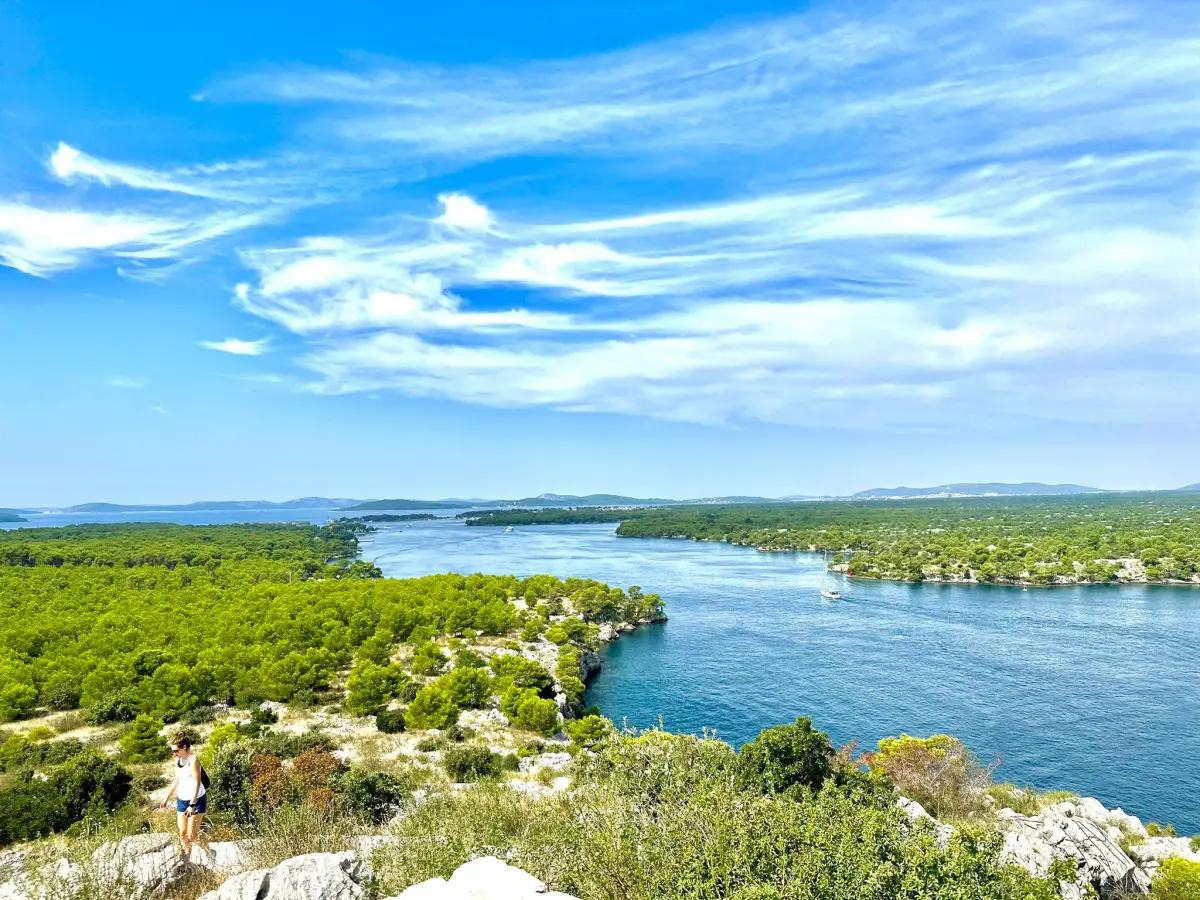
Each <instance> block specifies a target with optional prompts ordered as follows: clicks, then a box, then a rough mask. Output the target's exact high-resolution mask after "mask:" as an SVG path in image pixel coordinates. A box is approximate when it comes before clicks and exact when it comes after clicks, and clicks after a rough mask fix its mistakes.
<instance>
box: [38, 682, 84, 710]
mask: <svg viewBox="0 0 1200 900" xmlns="http://www.w3.org/2000/svg"><path fill="white" fill-rule="evenodd" d="M82 696H83V688H82V687H81V686H80V683H79V679H78V678H77V677H75V676H74V675H66V674H63V675H56V676H54V677H53V678H51V679H50V680H49V681H47V682H46V683H45V684H44V685H43V686H42V691H41V701H42V705H43V706H45V707H46V708H47V709H51V710H55V711H59V712H61V711H63V710H68V709H78V708H79V700H80V698H81V697H82Z"/></svg>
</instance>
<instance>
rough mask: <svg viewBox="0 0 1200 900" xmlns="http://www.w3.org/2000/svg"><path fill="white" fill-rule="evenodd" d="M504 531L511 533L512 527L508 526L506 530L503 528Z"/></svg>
mask: <svg viewBox="0 0 1200 900" xmlns="http://www.w3.org/2000/svg"><path fill="white" fill-rule="evenodd" d="M504 530H505V531H512V526H511V525H509V526H508V527H507V528H505V529H504Z"/></svg>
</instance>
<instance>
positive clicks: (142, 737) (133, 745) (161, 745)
mask: <svg viewBox="0 0 1200 900" xmlns="http://www.w3.org/2000/svg"><path fill="white" fill-rule="evenodd" d="M162 725H163V723H162V721H161V720H160V719H155V718H154V717H153V716H145V715H142V716H138V717H137V718H136V719H135V720H134V722H133V727H132V728H130V729H129V731H127V732H125V734H124V735H122V737H121V740H120V744H121V752H122V753H124V754H125V758H126V759H128V760H129V761H130V762H134V763H139V762H161V761H162V760H164V759H166V758H167V757H168V756H170V755H171V748H170V747H169V746H168V744H167V740H166V738H164V737H163V736H162V735H161V734H159V731H161V730H162Z"/></svg>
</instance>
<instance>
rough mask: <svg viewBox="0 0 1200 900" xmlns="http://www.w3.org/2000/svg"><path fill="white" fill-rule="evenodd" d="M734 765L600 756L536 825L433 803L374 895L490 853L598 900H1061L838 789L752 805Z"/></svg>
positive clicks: (725, 757) (713, 745) (415, 816)
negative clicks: (734, 776)
mask: <svg viewBox="0 0 1200 900" xmlns="http://www.w3.org/2000/svg"><path fill="white" fill-rule="evenodd" d="M735 760H736V755H735V754H734V753H733V751H732V749H731V748H730V747H728V745H725V744H721V743H719V742H716V741H705V740H701V739H697V738H692V737H681V736H673V735H661V734H655V735H653V736H649V737H646V738H642V737H639V738H634V739H619V740H613V741H611V742H606V744H605V745H603V749H602V751H601V753H600V756H599V758H597V759H594V760H592V761H591V764H592V765H591V766H590V768H588V769H587V770H586V771H582V772H581V773H580V774H579V782H578V783H579V785H580V789H579V790H576V791H570V792H563V793H560V794H557V795H555V796H554V797H551V798H547V799H545V800H542V801H539V802H538V803H537V804H536V811H534V812H532V813H531V809H530V806H531V801H530V800H529V799H528V797H526V796H524V795H522V794H519V793H518V792H516V791H513V790H511V789H508V788H505V787H502V786H493V785H487V784H485V785H480V786H478V787H476V788H474V789H472V790H470V791H462V792H458V793H457V794H452V793H447V794H445V795H442V796H438V797H432V798H430V800H429V801H428V802H426V803H424V804H421V805H420V806H418V807H416V808H414V809H412V810H410V811H407V812H406V815H405V816H404V817H403V818H402V819H401V820H399V821H398V822H397V823H396V825H395V828H394V830H395V833H396V834H397V836H398V837H399V838H400V839H399V840H398V841H397V842H396V843H395V844H394V845H391V846H388V847H385V848H381V850H380V851H378V852H377V854H376V855H375V856H374V857H373V860H372V862H373V864H374V866H375V871H376V873H377V877H378V879H379V881H380V889H381V893H383V894H385V895H388V894H393V893H396V892H397V891H399V890H401V889H403V888H404V887H405V886H407V885H410V884H413V883H416V882H419V881H421V880H423V879H426V878H431V877H434V876H437V875H442V876H444V875H445V874H446V873H448V872H451V871H453V870H454V868H455V867H456V866H458V865H460V864H461V863H463V862H465V861H466V860H468V859H471V858H472V857H475V856H479V855H486V854H496V855H503V856H508V857H509V858H510V859H511V861H512V864H513V865H516V866H520V867H521V868H523V869H525V870H526V871H528V872H530V873H532V874H534V875H535V876H536V877H538V878H541V879H543V880H550V881H552V883H553V884H554V887H555V889H556V890H560V891H563V892H569V893H571V894H573V895H575V896H579V897H594V898H603V900H651V898H654V900H717V898H739V900H774V898H786V900H896V898H904V900H965V898H970V900H1057V898H1058V890H1057V885H1052V884H1050V883H1049V882H1048V881H1046V880H1040V879H1035V878H1033V877H1031V876H1029V875H1028V874H1027V873H1025V872H1024V871H1022V870H1020V869H1018V868H1016V867H1013V866H1004V865H1002V864H1001V863H1000V861H999V853H1000V849H1001V845H1002V841H1001V839H1000V837H999V836H997V835H983V834H977V833H974V832H959V833H956V834H955V835H954V836H953V837H952V838H951V840H950V841H949V842H948V843H947V845H946V846H945V847H944V848H943V847H940V846H939V845H938V842H937V837H936V834H935V833H934V831H933V829H932V828H931V827H930V826H927V825H916V826H913V825H911V824H910V823H909V822H908V821H907V818H906V817H905V816H904V814H903V812H902V811H900V810H898V809H896V808H894V807H893V806H892V805H891V804H873V803H864V802H862V801H861V800H860V799H859V798H858V797H857V796H855V795H853V794H850V793H847V792H845V791H843V790H841V789H840V788H838V787H836V786H835V785H833V784H832V783H828V784H827V785H826V786H825V787H824V788H823V789H822V790H820V791H818V792H815V793H814V792H810V791H807V790H804V791H797V792H795V793H794V794H774V795H768V796H766V797H760V796H758V794H757V791H756V792H755V793H754V794H747V793H746V792H744V791H742V790H740V789H738V788H737V786H736V785H735V784H734V782H733V779H731V778H730V777H729V776H730V773H731V771H732V769H733V766H734V765H735V764H736V763H735ZM564 858H567V859H569V864H568V865H564V864H563V861H564Z"/></svg>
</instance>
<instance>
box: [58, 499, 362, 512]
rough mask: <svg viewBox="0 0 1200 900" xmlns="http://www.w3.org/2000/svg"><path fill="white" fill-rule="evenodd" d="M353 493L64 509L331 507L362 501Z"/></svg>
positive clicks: (104, 510) (103, 504) (112, 504)
mask: <svg viewBox="0 0 1200 900" xmlns="http://www.w3.org/2000/svg"><path fill="white" fill-rule="evenodd" d="M359 502H360V501H358V500H353V499H351V498H349V497H300V498H299V499H297V500H284V501H283V502H282V503H274V502H272V501H270V500H198V501H196V502H195V503H176V504H172V503H158V504H154V503H138V504H123V503H80V504H79V505H78V506H68V507H66V508H65V509H62V510H60V511H61V512H65V513H98V512H107V513H126V512H225V511H236V510H239V509H328V508H330V507H335V506H342V505H345V504H347V503H359Z"/></svg>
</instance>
